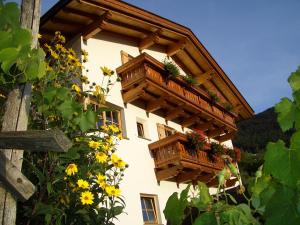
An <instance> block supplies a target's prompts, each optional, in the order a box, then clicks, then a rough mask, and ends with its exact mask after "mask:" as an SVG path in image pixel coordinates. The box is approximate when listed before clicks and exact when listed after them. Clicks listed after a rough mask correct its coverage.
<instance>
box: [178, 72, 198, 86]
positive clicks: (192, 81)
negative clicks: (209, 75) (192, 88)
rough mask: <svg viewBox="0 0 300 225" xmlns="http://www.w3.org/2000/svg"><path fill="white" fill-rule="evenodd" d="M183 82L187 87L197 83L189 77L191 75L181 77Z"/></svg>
mask: <svg viewBox="0 0 300 225" xmlns="http://www.w3.org/2000/svg"><path fill="white" fill-rule="evenodd" d="M182 78H183V80H184V81H185V82H186V83H188V84H189V85H195V84H196V83H197V82H196V79H195V78H194V77H193V76H191V75H188V74H187V75H185V76H182Z"/></svg>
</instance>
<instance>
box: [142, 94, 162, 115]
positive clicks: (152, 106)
mask: <svg viewBox="0 0 300 225" xmlns="http://www.w3.org/2000/svg"><path fill="white" fill-rule="evenodd" d="M166 104H167V102H166V100H165V97H160V98H158V99H157V100H153V101H151V102H149V103H147V106H146V111H147V112H148V113H151V112H154V111H156V110H158V109H160V108H161V107H162V106H164V105H166Z"/></svg>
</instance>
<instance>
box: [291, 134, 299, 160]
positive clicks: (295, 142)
mask: <svg viewBox="0 0 300 225" xmlns="http://www.w3.org/2000/svg"><path fill="white" fill-rule="evenodd" d="M290 142H291V145H290V149H291V150H297V151H300V131H297V132H295V133H294V134H293V135H292V137H291V141H290ZM299 163H300V162H299Z"/></svg>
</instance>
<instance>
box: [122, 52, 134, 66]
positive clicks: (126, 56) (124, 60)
mask: <svg viewBox="0 0 300 225" xmlns="http://www.w3.org/2000/svg"><path fill="white" fill-rule="evenodd" d="M131 59H133V57H132V56H131V55H129V54H128V53H127V52H124V51H123V50H122V51H121V61H122V64H125V63H127V62H128V61H130V60H131Z"/></svg>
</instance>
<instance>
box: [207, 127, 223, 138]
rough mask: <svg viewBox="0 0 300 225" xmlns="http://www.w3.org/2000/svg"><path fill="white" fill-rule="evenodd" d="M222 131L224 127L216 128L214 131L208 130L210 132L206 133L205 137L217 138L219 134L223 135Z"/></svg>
mask: <svg viewBox="0 0 300 225" xmlns="http://www.w3.org/2000/svg"><path fill="white" fill-rule="evenodd" d="M224 129H225V126H222V127H219V128H216V129H214V130H210V131H208V132H207V136H208V137H210V138H214V137H217V136H219V135H220V134H223V133H224Z"/></svg>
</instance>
